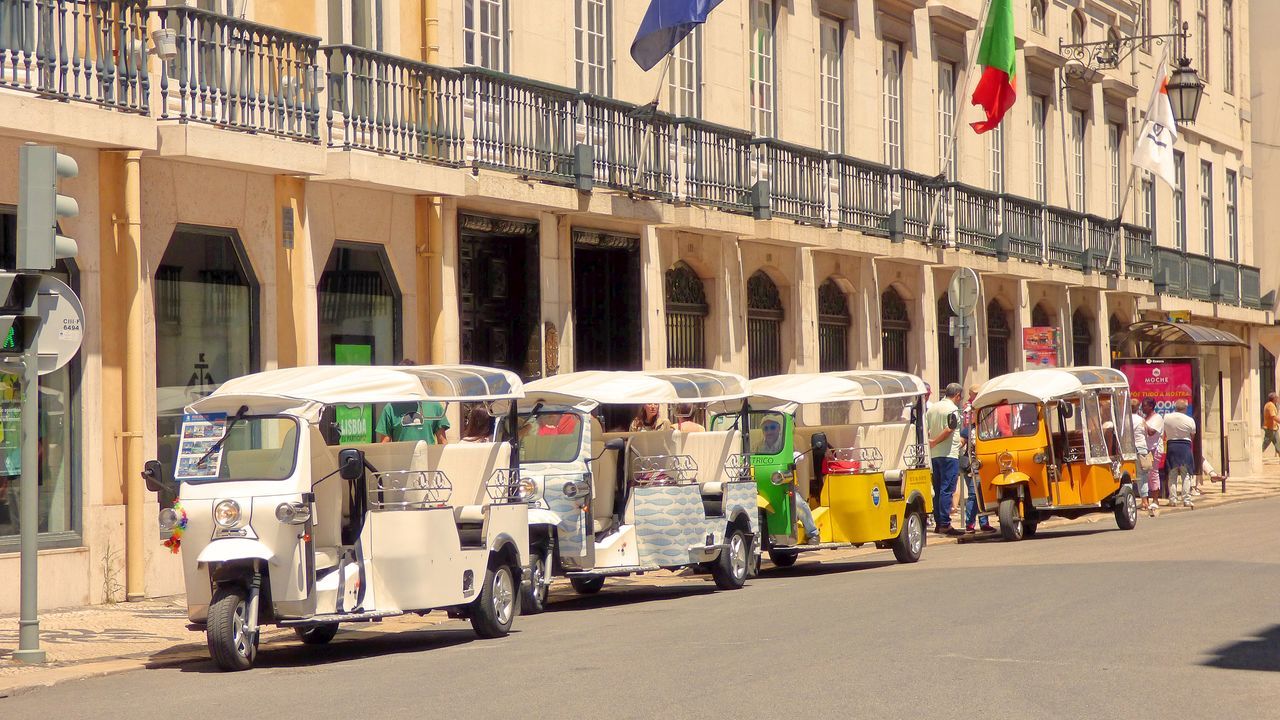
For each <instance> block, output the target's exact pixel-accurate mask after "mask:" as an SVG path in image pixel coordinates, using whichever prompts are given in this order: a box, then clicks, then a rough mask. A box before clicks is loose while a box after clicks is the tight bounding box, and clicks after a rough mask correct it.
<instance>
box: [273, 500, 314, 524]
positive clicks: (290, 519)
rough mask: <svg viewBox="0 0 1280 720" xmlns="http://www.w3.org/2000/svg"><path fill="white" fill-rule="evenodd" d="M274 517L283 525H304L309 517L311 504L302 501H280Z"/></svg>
mask: <svg viewBox="0 0 1280 720" xmlns="http://www.w3.org/2000/svg"><path fill="white" fill-rule="evenodd" d="M276 519H277V520H279V521H280V522H282V523H284V524H285V525H305V524H306V523H307V521H308V520H310V519H311V506H310V505H304V504H302V503H280V504H279V505H277V506H276Z"/></svg>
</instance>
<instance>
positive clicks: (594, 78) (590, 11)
mask: <svg viewBox="0 0 1280 720" xmlns="http://www.w3.org/2000/svg"><path fill="white" fill-rule="evenodd" d="M611 5H612V3H611V2H610V0H575V2H574V38H575V47H574V51H575V54H576V57H575V62H574V66H575V68H576V70H577V78H578V89H579V90H581V91H583V92H588V93H591V94H593V95H609V94H610V93H611V92H612V90H613V82H612V80H613V78H612V68H613V57H612V55H613V53H612V45H611V43H612V39H613V38H612V37H611V33H610V25H611V24H612V19H613V18H612V10H613V8H612V7H611Z"/></svg>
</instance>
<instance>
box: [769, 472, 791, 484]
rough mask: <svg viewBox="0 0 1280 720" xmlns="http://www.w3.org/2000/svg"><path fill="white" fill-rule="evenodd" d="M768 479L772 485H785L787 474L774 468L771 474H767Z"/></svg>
mask: <svg viewBox="0 0 1280 720" xmlns="http://www.w3.org/2000/svg"><path fill="white" fill-rule="evenodd" d="M769 480H770V481H771V482H772V483H773V484H774V485H785V484H786V482H787V476H786V475H783V474H782V473H781V472H779V471H777V470H774V471H773V474H772V475H770V476H769Z"/></svg>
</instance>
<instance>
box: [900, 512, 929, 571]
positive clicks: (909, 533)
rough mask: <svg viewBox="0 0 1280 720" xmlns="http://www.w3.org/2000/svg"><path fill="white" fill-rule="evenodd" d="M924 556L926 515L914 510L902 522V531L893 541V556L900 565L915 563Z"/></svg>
mask: <svg viewBox="0 0 1280 720" xmlns="http://www.w3.org/2000/svg"><path fill="white" fill-rule="evenodd" d="M922 554H924V513H922V512H920V511H918V510H912V511H909V512H908V513H907V516H906V517H905V518H903V521H902V531H901V532H899V533H898V537H896V538H894V541H893V556H894V557H895V558H897V560H898V562H900V563H913V562H915V561H917V560H919V559H920V556H921V555H922Z"/></svg>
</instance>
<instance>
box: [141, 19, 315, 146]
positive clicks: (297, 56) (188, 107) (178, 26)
mask: <svg viewBox="0 0 1280 720" xmlns="http://www.w3.org/2000/svg"><path fill="white" fill-rule="evenodd" d="M150 12H152V13H154V14H155V15H156V16H157V18H158V19H159V25H160V28H161V29H162V30H172V31H174V32H175V33H176V39H177V52H178V54H177V57H176V58H174V59H173V60H172V61H170V62H168V63H166V65H167V67H166V69H165V72H164V73H162V74H161V76H160V95H161V101H160V102H161V112H160V117H161V119H177V120H181V121H184V122H186V121H195V122H205V123H212V124H214V125H221V126H225V127H230V128H235V129H237V130H245V131H248V132H261V133H269V134H272V135H279V136H282V137H287V138H293V139H296V140H306V141H311V142H316V141H319V139H320V122H319V120H320V104H319V93H320V84H321V72H320V67H319V66H318V65H317V64H316V55H317V51H318V49H319V47H320V39H319V38H316V37H312V36H310V35H303V34H301V33H295V32H289V31H288V30H282V29H280V28H276V27H271V26H269V25H259V24H258V23H253V22H248V21H245V20H240V19H238V18H233V17H229V16H227V15H220V14H218V13H213V12H208V11H205V10H199V9H196V8H190V7H184V6H181V5H172V6H157V7H153V8H151V9H150ZM171 93H175V94H176V97H171V95H170V94H171ZM175 104H176V106H177V107H176V108H175V107H174V105H175Z"/></svg>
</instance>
